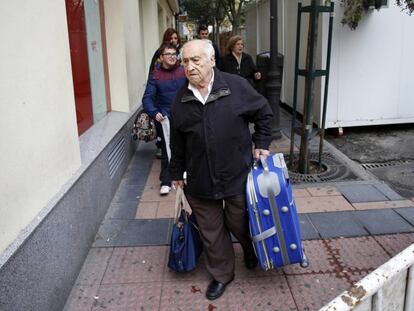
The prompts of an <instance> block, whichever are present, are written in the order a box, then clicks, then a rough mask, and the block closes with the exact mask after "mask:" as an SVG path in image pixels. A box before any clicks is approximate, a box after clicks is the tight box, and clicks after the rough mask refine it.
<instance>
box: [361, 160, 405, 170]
mask: <svg viewBox="0 0 414 311" xmlns="http://www.w3.org/2000/svg"><path fill="white" fill-rule="evenodd" d="M404 164H407V162H406V161H390V162H383V163H365V164H361V166H362V167H363V168H364V169H366V170H371V169H374V168H381V167H392V166H399V165H404Z"/></svg>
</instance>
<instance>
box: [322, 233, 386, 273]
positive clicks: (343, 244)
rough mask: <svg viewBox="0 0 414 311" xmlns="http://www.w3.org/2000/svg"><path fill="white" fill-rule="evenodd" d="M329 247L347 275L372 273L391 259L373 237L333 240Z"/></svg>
mask: <svg viewBox="0 0 414 311" xmlns="http://www.w3.org/2000/svg"><path fill="white" fill-rule="evenodd" d="M328 246H329V248H330V252H331V253H332V254H335V257H336V259H337V260H338V262H339V264H340V265H341V267H342V268H343V270H345V271H346V273H353V272H357V273H361V272H363V271H365V272H367V271H372V270H374V269H376V268H378V267H379V266H380V265H382V264H383V263H384V262H386V261H387V260H388V259H389V258H390V257H389V256H388V254H387V253H386V252H385V251H384V249H383V248H382V247H381V246H380V245H379V244H378V243H377V242H376V241H375V239H374V238H372V237H358V238H344V239H341V238H340V239H332V240H329V241H328Z"/></svg>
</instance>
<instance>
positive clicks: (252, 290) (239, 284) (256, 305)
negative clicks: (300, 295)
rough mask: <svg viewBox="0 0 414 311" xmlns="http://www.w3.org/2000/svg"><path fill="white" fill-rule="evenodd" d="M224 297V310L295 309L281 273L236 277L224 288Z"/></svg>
mask: <svg viewBox="0 0 414 311" xmlns="http://www.w3.org/2000/svg"><path fill="white" fill-rule="evenodd" d="M224 299H225V300H226V303H227V309H225V310H269V311H270V310H286V311H288V310H292V311H293V310H296V305H295V302H294V300H293V297H292V295H291V293H290V289H289V286H288V284H287V281H286V278H285V277H284V276H283V275H279V276H272V277H259V278H248V279H236V280H235V281H234V282H233V283H232V284H231V285H230V286H229V288H228V289H227V290H226V293H225V297H224ZM223 310H224V309H223Z"/></svg>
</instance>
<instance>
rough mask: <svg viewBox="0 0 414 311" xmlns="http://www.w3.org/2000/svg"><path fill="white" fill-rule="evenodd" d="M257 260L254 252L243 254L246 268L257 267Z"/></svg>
mask: <svg viewBox="0 0 414 311" xmlns="http://www.w3.org/2000/svg"><path fill="white" fill-rule="evenodd" d="M258 263H259V261H258V260H257V257H256V255H255V254H249V255H244V265H245V266H246V268H247V269H249V270H252V269H254V268H256V267H257V264H258Z"/></svg>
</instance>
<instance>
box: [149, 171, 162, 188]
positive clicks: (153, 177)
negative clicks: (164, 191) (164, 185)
mask: <svg viewBox="0 0 414 311" xmlns="http://www.w3.org/2000/svg"><path fill="white" fill-rule="evenodd" d="M160 184H161V182H160V177H159V173H158V172H151V173H150V174H149V175H148V177H147V182H146V186H158V187H159V186H160Z"/></svg>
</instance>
